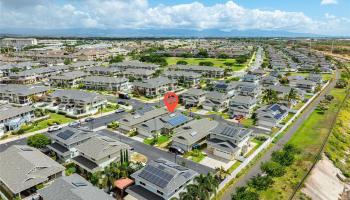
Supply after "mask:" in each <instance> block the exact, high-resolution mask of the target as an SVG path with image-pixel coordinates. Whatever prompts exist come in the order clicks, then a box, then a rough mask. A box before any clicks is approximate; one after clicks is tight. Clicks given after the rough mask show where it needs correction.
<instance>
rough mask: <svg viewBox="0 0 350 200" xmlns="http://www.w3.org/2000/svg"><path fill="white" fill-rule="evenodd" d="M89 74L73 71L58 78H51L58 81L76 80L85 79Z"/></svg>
mask: <svg viewBox="0 0 350 200" xmlns="http://www.w3.org/2000/svg"><path fill="white" fill-rule="evenodd" d="M86 75H87V73H85V72H83V71H72V72H66V73H62V74H60V75H57V76H51V77H50V79H58V80H74V79H77V78H82V77H85V76H86Z"/></svg>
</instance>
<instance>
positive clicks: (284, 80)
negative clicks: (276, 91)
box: [279, 76, 289, 85]
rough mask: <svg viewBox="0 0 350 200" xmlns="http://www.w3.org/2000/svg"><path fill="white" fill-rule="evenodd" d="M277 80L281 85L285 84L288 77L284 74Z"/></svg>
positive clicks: (287, 81)
mask: <svg viewBox="0 0 350 200" xmlns="http://www.w3.org/2000/svg"><path fill="white" fill-rule="evenodd" d="M279 81H280V83H281V84H282V85H286V84H288V83H289V80H288V77H286V76H284V77H282V78H281V79H280V80H279Z"/></svg>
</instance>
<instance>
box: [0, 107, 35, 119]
mask: <svg viewBox="0 0 350 200" xmlns="http://www.w3.org/2000/svg"><path fill="white" fill-rule="evenodd" d="M31 111H33V108H31V107H30V106H23V107H15V106H12V105H9V104H6V105H2V106H0V121H1V120H4V119H10V118H12V117H16V116H18V115H20V114H24V113H28V112H31Z"/></svg>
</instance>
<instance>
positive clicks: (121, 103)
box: [118, 101, 127, 106]
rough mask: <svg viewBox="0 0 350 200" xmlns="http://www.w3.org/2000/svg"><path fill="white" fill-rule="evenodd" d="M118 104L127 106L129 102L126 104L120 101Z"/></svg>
mask: <svg viewBox="0 0 350 200" xmlns="http://www.w3.org/2000/svg"><path fill="white" fill-rule="evenodd" d="M118 104H120V105H124V106H126V104H127V102H125V101H118Z"/></svg>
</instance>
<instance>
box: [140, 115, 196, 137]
mask: <svg viewBox="0 0 350 200" xmlns="http://www.w3.org/2000/svg"><path fill="white" fill-rule="evenodd" d="M191 120H192V118H191V117H187V116H185V115H183V114H182V113H181V112H179V111H175V112H173V113H166V114H165V115H161V116H159V117H156V118H153V119H150V120H147V121H145V122H142V123H139V124H137V125H136V126H135V127H136V129H137V133H138V134H139V135H140V136H143V137H153V136H154V134H155V133H161V134H169V133H170V132H171V131H172V130H173V129H174V128H177V127H179V126H181V125H183V124H185V123H187V122H189V121H191Z"/></svg>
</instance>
